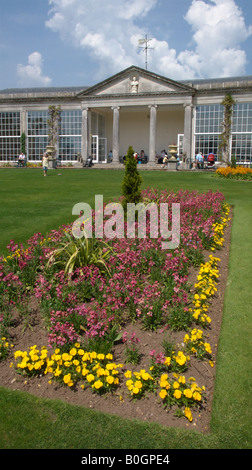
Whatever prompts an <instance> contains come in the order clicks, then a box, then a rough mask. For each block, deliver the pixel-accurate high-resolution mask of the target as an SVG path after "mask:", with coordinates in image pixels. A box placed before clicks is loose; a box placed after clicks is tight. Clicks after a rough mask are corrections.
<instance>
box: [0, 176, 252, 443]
mask: <svg viewBox="0 0 252 470" xmlns="http://www.w3.org/2000/svg"><path fill="white" fill-rule="evenodd" d="M59 173H61V174H60V175H59ZM141 174H142V176H143V186H144V187H148V186H151V187H153V188H158V189H165V188H167V189H169V188H170V189H173V190H178V189H181V188H182V189H188V190H194V189H197V190H199V191H206V190H208V189H212V190H213V191H216V190H219V191H222V192H223V193H224V195H225V197H226V201H227V202H228V203H229V204H231V205H233V208H234V220H233V228H232V242H231V250H230V262H229V275H228V283H227V289H226V296H225V305H224V315H223V324H222V330H221V337H220V343H219V353H218V358H217V376H216V384H215V391H214V402H213V410H212V417H211V432H210V433H207V434H200V433H198V432H196V431H195V432H192V431H187V430H182V429H173V428H172V429H166V428H164V427H161V426H158V425H156V424H148V423H141V422H138V421H134V422H132V421H128V420H123V419H120V418H118V417H115V416H108V415H106V414H103V413H98V412H95V411H93V410H86V409H82V408H79V407H75V406H71V405H67V404H62V403H60V402H59V401H49V400H44V399H39V398H36V397H32V396H29V395H27V394H25V393H21V392H13V391H9V390H5V389H3V388H1V389H0V391H1V392H0V448H8V449H10V448H12V449H13V448H26V449H31V448H37V449H38V448H41V449H43V448H44V449H49V448H58V449H59V448H60V449H64V448H67V449H70V448H75V449H91V448H92V449H95V448H96V449H133V448H134V449H171V448H173V449H184V448H187V449H207V448H208V449H223V448H226V449H238V448H243V449H245V448H247V449H248V448H249V449H250V448H251V446H252V411H251V410H252V406H251V405H252V399H251V397H252V385H251V384H252V381H251V377H252V361H251V356H252V340H251V338H252V307H251V306H252V290H251V284H252V275H251V272H252V270H251V266H252V249H251V232H252V183H251V182H238V181H228V180H223V179H216V178H214V177H213V176H212V174H209V173H200V172H198V173H193V172H184V173H182V172H177V173H168V172H165V171H164V172H162V171H153V172H151V171H143V172H142V173H141ZM123 175H124V172H123V171H122V170H95V169H92V170H74V169H65V170H64V169H62V170H51V171H49V172H48V177H46V178H44V177H43V173H42V170H35V169H25V170H21V169H1V170H0V197H1V207H0V235H1V237H0V252H1V253H2V252H5V253H6V249H5V247H6V245H7V243H8V241H9V240H10V239H11V238H14V240H15V241H17V242H25V240H26V239H27V238H29V237H30V236H32V235H33V233H34V232H42V233H44V234H45V233H46V232H47V231H49V230H51V229H53V228H58V227H59V226H60V225H61V224H63V223H68V222H71V221H73V220H74V219H75V218H76V216H72V207H73V205H74V204H76V203H78V202H87V203H89V204H90V205H91V206H93V207H94V197H95V195H96V194H103V196H104V201H105V202H107V201H108V200H112V199H114V198H116V197H118V196H119V195H120V191H121V182H122V178H123ZM0 383H1V382H0Z"/></svg>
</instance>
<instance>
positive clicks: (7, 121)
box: [0, 66, 252, 166]
mask: <svg viewBox="0 0 252 470" xmlns="http://www.w3.org/2000/svg"><path fill="white" fill-rule="evenodd" d="M227 94H229V95H231V96H232V98H233V100H234V105H233V113H232V125H231V139H230V159H231V156H232V155H234V156H235V157H236V160H237V161H238V162H240V163H244V162H247V163H249V162H250V163H251V146H252V76H249V77H233V78H219V79H207V80H188V81H174V80H170V79H169V78H167V77H165V76H161V75H158V74H155V73H152V72H150V71H148V70H144V69H141V68H139V67H136V66H132V67H129V68H127V69H125V70H123V71H121V72H119V73H117V74H116V75H113V76H112V77H109V78H107V79H106V80H104V81H102V82H100V83H98V84H96V85H93V86H90V87H64V88H62V87H61V88H45V87H44V88H30V89H29V88H19V89H5V90H0V161H1V162H10V161H15V160H16V159H17V156H18V155H19V153H20V151H21V135H25V148H26V157H27V159H28V160H29V161H34V162H38V161H40V160H41V158H42V155H43V153H44V151H45V149H46V146H47V144H48V122H47V121H48V108H49V106H51V105H55V106H60V110H61V119H60V129H59V138H58V144H57V156H58V158H59V159H60V160H61V161H63V162H77V161H79V162H80V161H83V162H85V160H86V159H87V157H88V156H92V157H93V161H94V162H95V163H106V162H107V158H108V154H109V152H110V151H112V155H113V161H112V164H117V163H119V162H121V161H122V158H123V156H124V155H125V154H126V153H127V150H128V147H129V146H130V145H131V146H132V147H133V149H134V151H135V152H138V153H140V152H141V151H144V154H145V156H146V163H147V165H149V166H151V165H153V164H155V163H156V162H157V161H158V159H159V157H160V155H161V152H162V150H163V149H166V150H167V151H168V148H169V145H171V144H176V145H177V148H178V155H180V156H182V155H183V156H184V160H186V161H188V162H191V161H192V160H193V159H194V158H195V155H196V154H197V153H198V152H201V153H202V154H203V155H207V154H208V153H214V154H215V155H216V157H217V158H218V155H219V143H220V135H221V134H222V132H223V124H222V123H223V119H224V106H223V105H222V102H223V99H224V98H225V96H226V95H227Z"/></svg>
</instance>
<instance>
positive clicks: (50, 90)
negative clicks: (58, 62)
mask: <svg viewBox="0 0 252 470" xmlns="http://www.w3.org/2000/svg"><path fill="white" fill-rule="evenodd" d="M87 88H89V87H87V86H75V87H74V86H72V87H66V86H65V87H32V88H5V89H4V90H0V94H1V95H13V94H30V93H31V94H37V93H45V94H46V93H68V92H70V93H79V92H80V91H83V90H86V89H87Z"/></svg>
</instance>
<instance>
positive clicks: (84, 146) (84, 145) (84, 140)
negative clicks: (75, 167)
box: [81, 107, 89, 163]
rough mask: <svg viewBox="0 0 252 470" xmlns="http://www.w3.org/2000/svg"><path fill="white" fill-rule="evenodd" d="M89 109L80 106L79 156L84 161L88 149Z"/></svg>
mask: <svg viewBox="0 0 252 470" xmlns="http://www.w3.org/2000/svg"><path fill="white" fill-rule="evenodd" d="M88 116H89V109H88V108H84V107H83V108H82V129H81V157H82V161H83V162H84V163H85V161H86V159H87V157H88V149H89V117H88Z"/></svg>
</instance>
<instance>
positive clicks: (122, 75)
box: [79, 66, 193, 98]
mask: <svg viewBox="0 0 252 470" xmlns="http://www.w3.org/2000/svg"><path fill="white" fill-rule="evenodd" d="M192 92H193V88H192V87H190V86H188V85H185V84H183V83H180V82H176V81H174V80H170V79H168V78H166V77H162V76H161V75H157V74H155V73H152V72H149V71H148V70H144V69H141V68H139V67H135V66H132V67H129V68H128V69H126V70H123V71H122V72H119V73H118V74H116V75H113V76H112V77H110V78H108V79H106V80H104V81H103V82H100V83H98V84H97V85H94V86H92V87H90V88H88V89H87V90H85V91H84V92H81V93H80V94H79V96H80V98H81V97H83V98H84V97H86V98H87V97H91V96H93V97H94V96H97V97H98V96H99V97H102V96H104V97H105V96H115V95H117V96H118V95H135V96H136V95H143V94H166V93H170V94H177V93H190V94H192Z"/></svg>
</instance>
